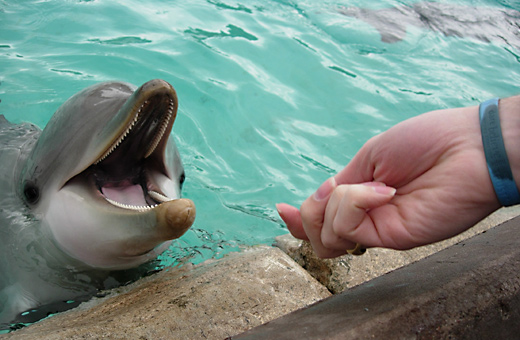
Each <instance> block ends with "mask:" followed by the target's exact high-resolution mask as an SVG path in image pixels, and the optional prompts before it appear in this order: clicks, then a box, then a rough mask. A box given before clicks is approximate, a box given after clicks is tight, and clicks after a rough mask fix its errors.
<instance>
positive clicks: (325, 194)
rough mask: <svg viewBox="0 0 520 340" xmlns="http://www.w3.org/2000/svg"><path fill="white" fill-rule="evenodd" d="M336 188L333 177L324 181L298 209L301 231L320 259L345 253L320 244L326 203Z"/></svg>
mask: <svg viewBox="0 0 520 340" xmlns="http://www.w3.org/2000/svg"><path fill="white" fill-rule="evenodd" d="M335 188H336V181H335V180H334V178H333V177H331V178H329V179H328V180H326V181H325V182H324V183H323V184H322V185H321V186H320V188H319V189H318V190H317V191H316V192H315V193H314V194H313V195H311V196H310V197H309V198H307V199H306V200H305V201H304V202H303V203H302V206H301V207H300V214H301V219H302V225H303V229H304V231H305V234H306V235H307V237H308V238H309V241H310V242H311V245H312V248H313V249H314V252H315V253H316V255H318V256H319V257H322V258H329V257H336V256H339V255H342V254H344V253H345V251H343V250H342V251H337V250H334V249H328V248H327V247H325V246H324V245H323V244H322V242H321V229H322V226H323V219H324V215H325V210H326V207H327V203H328V201H329V198H330V195H331V193H332V192H333V191H334V189H335Z"/></svg>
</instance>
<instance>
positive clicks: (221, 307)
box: [4, 247, 330, 340]
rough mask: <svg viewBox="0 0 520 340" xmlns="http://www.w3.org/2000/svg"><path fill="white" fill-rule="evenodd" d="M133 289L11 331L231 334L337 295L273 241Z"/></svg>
mask: <svg viewBox="0 0 520 340" xmlns="http://www.w3.org/2000/svg"><path fill="white" fill-rule="evenodd" d="M126 290H128V291H127V292H124V293H122V294H120V295H117V296H115V297H109V298H104V299H101V300H100V301H96V302H95V303H94V302H89V303H88V304H87V305H83V306H80V307H78V308H76V309H74V310H71V311H68V312H65V313H62V314H58V315H56V316H53V317H51V318H49V319H46V320H43V321H41V322H39V323H37V324H34V325H32V326H30V327H27V328H24V329H21V330H19V331H16V332H13V333H9V334H7V335H4V337H5V338H6V339H13V340H14V339H49V340H50V339H99V338H103V337H105V338H108V339H141V340H143V339H224V338H226V337H229V336H232V335H235V334H237V333H240V332H242V331H245V330H247V329H250V328H252V327H254V326H258V325H260V324H262V323H265V322H267V321H270V320H272V319H275V318H277V317H280V316H282V315H284V314H287V313H289V312H292V311H294V310H296V309H299V308H302V307H305V306H307V305H309V304H311V303H313V302H316V301H318V300H321V299H323V298H325V297H328V296H329V295H330V293H329V292H328V291H327V289H326V288H325V287H323V286H322V285H321V284H319V283H318V282H317V281H316V280H314V279H313V278H312V277H311V276H310V275H309V274H308V273H307V272H306V271H305V270H303V269H302V268H301V267H300V266H298V265H297V264H296V263H295V262H294V261H293V260H292V259H290V258H289V257H288V256H287V255H285V254H284V253H283V252H282V251H280V250H279V249H277V248H271V247H255V248H253V249H252V250H249V251H245V252H242V253H236V254H231V255H229V256H227V257H224V258H223V259H220V260H216V261H212V262H211V263H204V264H201V265H199V266H195V267H193V268H191V269H189V268H181V269H172V270H169V271H163V272H161V273H159V274H156V275H153V276H151V277H148V278H145V279H143V280H141V281H139V282H137V283H136V284H134V285H132V286H131V287H129V288H127V289H126ZM93 304H94V306H92V305H93Z"/></svg>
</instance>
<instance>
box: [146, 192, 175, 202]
mask: <svg viewBox="0 0 520 340" xmlns="http://www.w3.org/2000/svg"><path fill="white" fill-rule="evenodd" d="M148 195H150V197H151V198H153V199H154V200H156V201H157V202H161V203H163V202H168V201H171V200H172V199H171V198H169V197H166V196H164V195H163V194H160V193H158V192H157V191H152V190H150V191H148Z"/></svg>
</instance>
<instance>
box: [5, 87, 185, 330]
mask: <svg viewBox="0 0 520 340" xmlns="http://www.w3.org/2000/svg"><path fill="white" fill-rule="evenodd" d="M177 105H178V104H177V95H176V93H175V90H174V89H173V87H172V86H171V85H170V84H168V83H167V82H165V81H163V80H152V81H149V82H147V83H145V84H144V85H142V86H141V87H139V88H138V89H136V87H135V86H133V85H131V84H127V83H121V82H106V83H101V84H97V85H94V86H91V87H89V88H87V89H85V90H83V91H81V92H79V93H77V94H76V95H74V96H73V97H71V98H70V99H69V100H68V101H66V102H65V103H64V104H63V105H62V106H61V107H60V108H59V109H58V110H57V111H56V113H55V114H54V115H53V117H52V118H51V120H50V121H49V123H48V124H47V126H46V127H45V129H44V130H43V131H41V130H40V129H39V128H37V127H36V126H34V125H32V124H28V123H24V124H21V125H13V124H10V123H9V122H8V121H7V120H6V119H5V118H4V117H3V116H0V236H1V237H0V272H1V273H2V275H1V276H0V324H2V325H3V327H4V328H5V327H7V325H8V324H9V323H10V322H12V321H13V320H14V319H17V318H19V315H20V313H21V312H24V311H26V310H29V309H33V308H35V307H38V306H41V305H50V304H53V303H54V304H55V303H57V302H60V301H67V300H73V299H75V298H77V297H79V296H84V295H89V294H90V295H91V294H93V293H95V292H96V291H97V289H101V288H106V287H107V286H110V285H113V284H114V279H113V278H112V277H111V276H110V275H111V272H112V271H114V270H123V269H128V268H134V267H137V266H139V265H141V264H143V263H146V262H148V261H150V260H153V259H155V258H156V257H157V256H158V255H159V254H160V253H162V252H163V251H164V250H165V249H166V248H167V247H168V245H169V244H170V242H171V241H170V240H172V239H175V238H178V237H180V236H181V235H182V234H184V232H186V230H188V228H189V227H190V226H191V225H192V224H193V221H194V218H195V206H194V204H193V202H192V201H191V200H188V199H181V198H180V191H181V186H182V182H183V181H184V170H183V166H182V163H181V159H180V156H179V152H178V150H177V148H176V146H175V144H174V142H173V140H172V139H168V137H169V135H170V131H171V129H172V126H173V123H174V120H175V117H176V114H177Z"/></svg>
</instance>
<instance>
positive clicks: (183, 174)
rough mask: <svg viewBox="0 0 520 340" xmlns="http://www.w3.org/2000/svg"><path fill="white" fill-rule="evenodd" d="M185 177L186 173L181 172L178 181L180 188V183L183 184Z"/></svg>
mask: <svg viewBox="0 0 520 340" xmlns="http://www.w3.org/2000/svg"><path fill="white" fill-rule="evenodd" d="M185 179H186V175H185V173H184V172H182V174H181V176H180V177H179V183H180V187H181V188H182V185H183V184H184V180H185Z"/></svg>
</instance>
